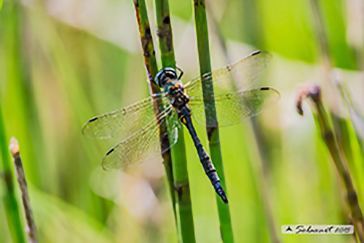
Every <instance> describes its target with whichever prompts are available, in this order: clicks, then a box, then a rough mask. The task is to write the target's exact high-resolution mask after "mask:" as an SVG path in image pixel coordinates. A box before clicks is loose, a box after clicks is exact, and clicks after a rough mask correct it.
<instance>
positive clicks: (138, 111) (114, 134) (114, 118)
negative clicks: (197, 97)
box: [82, 93, 169, 139]
mask: <svg viewBox="0 0 364 243" xmlns="http://www.w3.org/2000/svg"><path fill="white" fill-rule="evenodd" d="M152 99H154V100H155V101H162V102H165V101H166V99H167V98H166V97H165V96H164V94H163V93H160V94H158V95H156V96H153V98H152V97H148V98H145V99H143V100H141V101H139V102H137V103H135V104H132V105H130V106H128V107H125V108H123V109H119V110H116V111H112V112H110V113H106V114H103V115H99V116H96V117H94V118H91V119H90V120H89V121H88V122H86V123H85V124H84V125H83V128H82V133H83V134H84V135H86V136H87V137H91V138H100V139H106V138H120V139H124V138H126V137H128V136H130V135H131V134H133V133H135V132H136V131H138V130H140V129H141V128H143V127H144V126H145V125H146V124H148V123H149V122H150V121H152V120H155V113H154V111H153V104H152ZM167 109H169V108H165V110H164V111H162V113H163V112H165V111H166V110H167Z"/></svg>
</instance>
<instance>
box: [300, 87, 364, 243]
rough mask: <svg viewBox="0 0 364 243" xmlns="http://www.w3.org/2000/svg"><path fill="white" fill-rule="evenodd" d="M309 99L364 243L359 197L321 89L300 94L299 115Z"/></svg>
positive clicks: (363, 221) (360, 237) (303, 91)
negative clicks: (304, 103) (325, 106)
mask: <svg viewBox="0 0 364 243" xmlns="http://www.w3.org/2000/svg"><path fill="white" fill-rule="evenodd" d="M305 97H307V98H309V99H310V100H311V101H312V102H313V105H314V107H315V110H316V112H317V115H316V120H317V123H316V124H317V125H318V127H317V129H318V130H319V131H320V133H321V137H322V139H323V140H324V142H325V145H326V147H327V149H328V150H329V152H330V155H331V158H332V160H333V162H334V164H335V167H336V169H337V171H338V172H339V175H340V177H341V179H342V181H343V182H344V186H345V188H346V198H345V199H346V201H347V203H348V206H349V210H350V216H351V218H352V222H353V224H354V228H355V232H356V235H357V237H358V238H359V240H360V242H364V218H363V213H362V211H361V208H360V205H359V201H358V196H357V193H356V191H355V188H354V185H353V181H352V178H351V175H350V172H349V170H348V165H347V161H346V160H345V157H344V156H342V154H341V153H340V150H339V146H338V143H337V141H336V138H335V134H334V132H333V130H332V129H331V127H330V125H329V119H328V116H327V113H326V110H325V108H324V106H323V104H322V101H321V89H320V87H318V86H312V87H306V88H305V89H303V90H302V92H301V93H300V95H299V97H298V100H297V110H298V113H299V114H301V115H302V114H303V110H302V107H301V104H302V99H303V98H305Z"/></svg>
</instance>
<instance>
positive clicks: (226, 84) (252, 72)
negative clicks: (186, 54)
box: [185, 51, 272, 96]
mask: <svg viewBox="0 0 364 243" xmlns="http://www.w3.org/2000/svg"><path fill="white" fill-rule="evenodd" d="M271 59H272V55H271V54H270V53H269V52H267V51H256V52H253V53H251V54H250V55H248V56H246V57H245V58H243V59H241V60H240V61H237V62H235V63H233V64H230V65H228V66H226V67H224V68H222V69H219V70H216V71H213V72H211V73H205V74H204V75H202V77H199V78H197V79H194V80H192V81H190V82H188V83H187V84H186V85H185V88H186V91H187V94H188V95H189V96H198V95H201V94H202V86H209V85H211V84H212V85H213V89H214V93H215V94H225V93H229V92H231V91H234V90H242V89H246V87H247V86H248V84H250V83H252V82H254V81H255V80H256V79H257V78H258V77H259V75H260V74H261V73H262V72H263V71H264V69H265V68H266V67H267V66H268V64H269V62H270V60H271Z"/></svg>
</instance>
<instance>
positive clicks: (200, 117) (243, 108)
mask: <svg viewBox="0 0 364 243" xmlns="http://www.w3.org/2000/svg"><path fill="white" fill-rule="evenodd" d="M213 97H214V99H215V109H216V114H217V120H218V125H219V126H229V125H233V124H237V123H239V122H241V121H242V120H244V119H247V118H250V117H252V116H255V115H258V114H259V113H260V112H262V111H263V110H265V109H266V108H268V107H269V106H272V105H273V104H275V103H277V102H278V100H279V99H280V94H279V92H278V91H277V90H275V89H272V88H256V89H252V90H247V91H240V92H236V93H229V94H224V95H214V96H213ZM188 104H189V106H190V107H191V110H192V117H193V119H194V120H195V121H196V122H197V123H200V124H201V125H203V126H207V127H216V126H217V123H216V120H215V119H213V118H211V117H207V118H206V119H205V109H213V108H212V107H209V104H207V107H204V103H203V97H202V96H198V97H191V99H190V102H189V103H188Z"/></svg>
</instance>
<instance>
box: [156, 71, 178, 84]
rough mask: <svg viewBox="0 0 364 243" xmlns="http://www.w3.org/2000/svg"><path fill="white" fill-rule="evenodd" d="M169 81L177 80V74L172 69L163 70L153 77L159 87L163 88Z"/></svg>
mask: <svg viewBox="0 0 364 243" xmlns="http://www.w3.org/2000/svg"><path fill="white" fill-rule="evenodd" d="M169 79H172V80H176V79H177V73H176V71H175V70H174V69H173V68H163V69H162V70H160V71H159V72H158V73H157V75H155V82H156V84H157V85H158V86H159V87H164V86H165V85H166V83H167V82H168V80H169Z"/></svg>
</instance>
